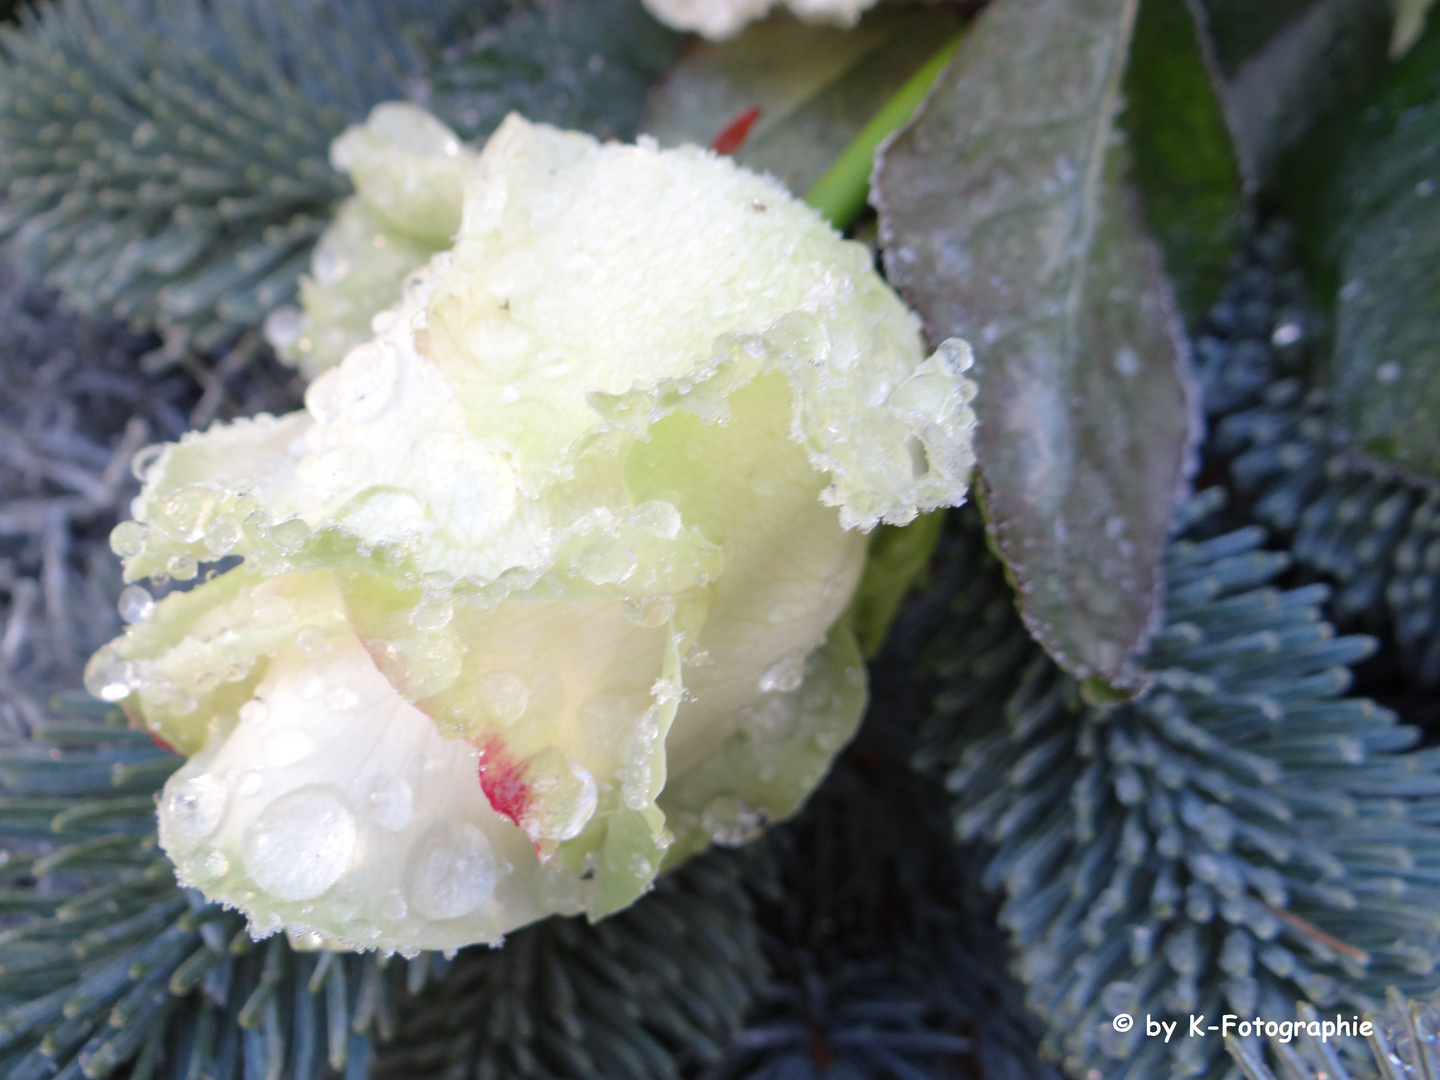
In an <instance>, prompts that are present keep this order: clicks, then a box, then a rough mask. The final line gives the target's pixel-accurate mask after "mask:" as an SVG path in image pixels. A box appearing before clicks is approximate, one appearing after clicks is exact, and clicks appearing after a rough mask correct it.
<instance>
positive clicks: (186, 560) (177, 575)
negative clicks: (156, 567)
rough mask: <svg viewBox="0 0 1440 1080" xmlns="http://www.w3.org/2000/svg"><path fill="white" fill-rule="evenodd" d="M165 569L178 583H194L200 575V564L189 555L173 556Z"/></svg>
mask: <svg viewBox="0 0 1440 1080" xmlns="http://www.w3.org/2000/svg"><path fill="white" fill-rule="evenodd" d="M165 569H166V570H168V571H169V572H170V576H171V577H172V578H174V579H175V580H176V581H194V580H195V575H196V574H198V573H200V564H199V563H197V562H196V561H195V560H194V559H192V558H191V557H190V556H189V555H171V556H170V559H169V561H168V562H167V563H166V564H165Z"/></svg>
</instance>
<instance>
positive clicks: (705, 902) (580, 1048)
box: [376, 854, 765, 1080]
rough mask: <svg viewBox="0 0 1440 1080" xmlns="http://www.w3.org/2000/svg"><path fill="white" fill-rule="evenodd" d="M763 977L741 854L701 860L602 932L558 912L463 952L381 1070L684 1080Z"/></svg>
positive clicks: (407, 1024)
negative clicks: (738, 860)
mask: <svg viewBox="0 0 1440 1080" xmlns="http://www.w3.org/2000/svg"><path fill="white" fill-rule="evenodd" d="M764 972H765V962H764V957H763V956H762V955H761V954H760V946H759V941H758V938H757V936H756V932H755V926H754V923H753V921H752V919H751V911H750V901H749V898H748V897H747V896H746V894H745V890H744V889H743V888H742V886H741V882H740V875H739V873H738V871H737V868H736V866H735V863H734V860H733V858H731V857H729V856H726V855H723V854H722V855H710V856H706V857H701V858H698V859H695V860H694V861H692V862H691V863H689V864H687V865H686V866H685V867H684V868H682V869H681V870H679V871H677V872H676V873H673V874H670V875H667V876H666V877H663V878H661V879H660V880H659V881H658V882H657V883H656V887H655V890H654V891H653V892H652V893H651V894H650V895H649V896H647V897H645V899H643V900H642V901H640V902H639V903H638V904H637V905H636V906H634V907H631V908H629V909H627V910H626V911H624V912H621V913H620V914H618V915H615V916H612V917H611V918H608V919H604V920H601V921H600V922H599V923H596V924H594V925H590V924H588V923H586V922H584V921H583V920H578V919H559V918H552V919H548V920H546V921H545V922H542V923H538V924H535V925H533V926H529V927H526V928H525V929H523V930H520V931H518V932H517V933H515V934H512V935H511V936H510V937H509V938H507V939H506V942H505V944H504V946H503V947H501V948H500V949H497V950H493V951H492V950H486V949H481V948H471V949H465V950H463V951H462V952H461V953H460V955H459V958H458V959H456V960H455V962H454V963H453V964H452V965H451V969H450V971H449V972H448V973H447V976H446V978H445V980H444V982H443V983H442V984H440V985H438V986H436V987H435V988H434V989H433V990H432V991H431V992H429V993H428V994H425V995H422V996H421V997H420V998H419V999H418V1000H417V1001H416V1002H415V1003H414V1005H413V1006H412V1007H410V1008H409V1009H407V1010H406V1012H405V1014H404V1016H403V1019H402V1024H401V1028H400V1032H399V1035H398V1037H397V1039H396V1042H395V1044H394V1045H393V1046H391V1047H389V1048H387V1049H386V1050H385V1051H384V1053H383V1054H382V1056H381V1057H380V1059H379V1063H378V1067H377V1070H376V1075H377V1076H383V1077H387V1078H390V1077H394V1078H396V1080H402V1078H409V1077H413V1078H415V1080H431V1078H434V1077H444V1078H446V1080H469V1078H475V1080H510V1078H516V1080H518V1078H521V1077H524V1078H527V1080H530V1078H533V1080H569V1078H570V1077H579V1076H583V1077H594V1078H595V1080H678V1078H679V1077H680V1076H681V1075H683V1074H685V1072H686V1070H687V1068H689V1067H692V1066H694V1065H696V1064H697V1063H702V1062H706V1061H710V1060H713V1059H715V1058H716V1057H718V1056H719V1054H720V1051H721V1047H723V1046H724V1045H725V1043H726V1042H727V1041H728V1040H729V1038H730V1036H731V1035H732V1034H733V1033H734V1031H735V1030H736V1029H737V1028H738V1027H739V1025H740V1021H741V1019H742V1017H743V1016H744V1014H745V1011H746V1009H747V1008H748V1006H749V1004H750V1002H751V999H752V997H753V996H754V994H755V992H756V990H757V989H758V986H757V983H758V982H759V981H760V980H762V979H763V977H764Z"/></svg>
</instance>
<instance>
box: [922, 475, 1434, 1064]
mask: <svg viewBox="0 0 1440 1080" xmlns="http://www.w3.org/2000/svg"><path fill="white" fill-rule="evenodd" d="M1222 502H1223V499H1222V497H1221V496H1220V493H1219V492H1218V491H1211V492H1209V493H1206V494H1204V495H1201V496H1199V497H1197V498H1195V499H1193V500H1192V501H1191V503H1190V504H1189V505H1188V507H1187V508H1186V510H1185V512H1184V515H1183V517H1184V520H1183V522H1182V526H1183V528H1182V533H1181V536H1180V537H1179V539H1177V540H1176V541H1174V543H1173V545H1172V549H1171V551H1170V553H1169V555H1168V557H1167V559H1166V563H1165V578H1166V582H1167V595H1166V604H1165V613H1166V614H1165V619H1166V621H1165V624H1164V626H1163V627H1162V628H1161V629H1160V631H1159V633H1158V634H1157V635H1156V637H1155V638H1154V640H1153V642H1152V644H1151V646H1150V649H1149V653H1148V655H1147V656H1146V657H1145V658H1144V664H1145V666H1146V667H1147V668H1148V669H1149V670H1150V671H1152V672H1153V673H1154V675H1155V684H1154V687H1153V689H1152V690H1151V691H1150V692H1149V693H1148V695H1146V696H1144V697H1142V698H1141V699H1139V700H1138V701H1136V702H1134V703H1131V704H1125V705H1096V704H1090V703H1087V701H1086V700H1085V699H1084V698H1083V697H1082V695H1081V692H1080V687H1079V686H1078V685H1077V684H1076V683H1075V682H1074V681H1073V680H1071V679H1070V678H1068V677H1067V676H1065V675H1064V674H1063V673H1062V672H1061V671H1060V670H1059V669H1058V668H1057V667H1056V666H1055V665H1054V664H1053V663H1052V662H1051V661H1050V660H1049V658H1048V657H1047V656H1045V655H1044V653H1043V652H1041V651H1040V650H1039V648H1038V647H1036V646H1034V645H1032V644H1031V643H1030V642H1029V640H1028V638H1027V637H1026V636H1025V633H1024V630H1023V628H1022V627H1021V625H1020V623H1019V620H1018V617H1017V616H1016V615H1015V613H1014V608H1013V604H1012V601H1011V599H1010V596H1009V591H1008V588H1007V587H1006V586H1005V584H1004V579H1003V575H1002V572H1001V569H1000V567H999V565H998V564H997V562H996V561H995V560H994V558H993V557H992V556H991V555H990V554H989V553H988V551H986V549H985V547H984V541H983V533H982V531H981V527H980V524H979V522H978V515H976V514H975V513H974V512H973V511H968V510H967V511H965V512H962V513H961V514H959V515H957V516H958V518H959V520H960V522H961V523H962V527H961V529H960V533H959V535H958V536H956V537H955V538H954V539H952V541H951V542H950V543H949V544H948V546H947V548H946V549H944V552H943V555H944V557H946V558H948V559H949V560H950V566H951V569H950V571H949V573H950V575H951V580H952V584H951V585H950V589H951V590H952V591H953V593H954V596H955V599H954V601H953V610H952V612H951V614H950V616H949V618H948V619H947V620H946V621H945V624H944V627H943V629H942V632H941V635H940V636H939V637H938V638H937V640H936V641H935V642H934V643H933V645H932V649H931V664H932V667H933V670H934V671H935V673H936V674H937V675H938V676H939V678H940V679H941V680H942V684H943V686H944V689H943V691H942V693H941V696H940V698H939V701H938V704H937V708H936V714H935V715H934V716H933V717H932V718H931V720H930V722H929V724H928V727H927V730H926V732H925V744H926V753H925V760H928V762H929V763H931V764H932V765H940V766H943V767H944V768H945V769H947V770H948V775H947V780H948V783H949V785H950V787H951V788H952V790H953V791H954V793H955V805H954V814H955V819H954V820H955V827H956V831H957V833H958V835H959V836H960V837H961V838H963V839H975V840H983V841H985V842H986V843H988V844H989V845H991V846H992V849H993V854H992V855H991V857H990V859H989V862H988V865H987V866H986V869H985V878H984V880H985V882H986V884H987V885H989V886H990V887H991V888H994V889H996V890H999V891H1000V892H1001V893H1002V895H1003V896H1004V897H1005V901H1004V904H1003V906H1002V908H1001V910H1000V922H1001V924H1002V925H1003V926H1004V927H1005V928H1006V930H1008V931H1009V933H1010V935H1011V938H1012V940H1013V942H1014V944H1015V946H1016V948H1017V949H1018V952H1019V957H1020V959H1019V971H1020V974H1021V976H1022V979H1023V981H1024V982H1025V983H1026V985H1027V988H1028V989H1027V994H1026V1000H1027V1003H1028V1005H1029V1006H1030V1008H1031V1009H1032V1010H1033V1011H1035V1012H1036V1013H1038V1014H1039V1015H1040V1016H1041V1017H1042V1018H1043V1020H1044V1021H1045V1025H1046V1034H1045V1037H1044V1041H1043V1048H1044V1050H1045V1051H1046V1052H1047V1053H1048V1054H1049V1055H1051V1056H1053V1057H1054V1058H1056V1059H1058V1060H1060V1061H1061V1062H1063V1064H1064V1066H1065V1068H1066V1071H1067V1072H1070V1073H1071V1074H1073V1075H1076V1076H1094V1077H1104V1078H1106V1080H1122V1078H1128V1080H1148V1078H1151V1077H1157V1076H1164V1075H1169V1074H1170V1070H1171V1069H1172V1068H1173V1069H1175V1070H1176V1072H1175V1075H1180V1076H1201V1075H1211V1073H1209V1072H1208V1070H1211V1069H1214V1068H1217V1067H1218V1066H1217V1060H1218V1059H1219V1057H1220V1055H1221V1053H1222V1049H1223V1048H1222V1045H1221V1042H1220V1040H1219V1039H1218V1038H1213V1037H1196V1038H1184V1039H1172V1040H1171V1041H1170V1043H1169V1044H1168V1045H1167V1044H1166V1043H1165V1042H1164V1041H1162V1040H1161V1039H1158V1038H1154V1039H1152V1038H1147V1037H1146V1036H1145V1033H1144V1029H1143V1027H1142V1025H1140V1024H1137V1025H1136V1026H1135V1027H1134V1028H1132V1029H1131V1030H1130V1031H1129V1032H1127V1033H1121V1032H1118V1031H1116V1030H1115V1028H1114V1027H1113V1026H1112V1024H1111V1020H1112V1018H1113V1017H1114V1016H1115V1015H1116V1014H1117V1013H1120V1012H1129V1013H1132V1014H1136V1015H1139V1016H1141V1017H1143V1016H1144V1015H1145V1014H1146V1013H1147V1012H1149V1013H1152V1014H1156V1015H1162V1016H1164V1017H1166V1018H1179V1019H1181V1020H1182V1021H1184V1020H1186V1019H1187V1018H1188V1016H1189V1015H1190V1014H1206V1015H1213V1014H1218V1013H1222V1012H1234V1013H1237V1014H1239V1015H1241V1016H1247V1015H1248V1016H1253V1015H1255V1014H1256V1013H1257V1012H1258V1013H1259V1014H1260V1015H1262V1016H1265V1017H1267V1018H1268V1017H1276V1018H1280V1017H1285V1016H1293V1015H1294V1009H1295V1002H1296V1001H1297V1000H1307V1001H1310V1002H1313V1003H1315V1004H1316V1005H1317V1006H1321V1007H1325V1008H1329V1007H1335V1008H1342V1009H1344V1010H1346V1011H1347V1012H1349V1011H1351V1010H1353V1011H1355V1012H1357V1013H1358V1012H1361V1011H1363V1010H1366V1009H1373V1008H1375V1007H1376V1006H1377V1003H1378V1002H1380V1001H1381V1000H1383V997H1384V994H1385V990H1386V987H1387V986H1390V985H1394V986H1398V987H1399V988H1400V989H1401V990H1402V991H1404V992H1407V993H1427V992H1429V991H1431V990H1433V989H1434V988H1435V987H1436V985H1437V983H1440V974H1437V971H1436V964H1437V960H1440V829H1437V828H1436V823H1437V821H1440V751H1437V750H1434V749H1416V748H1415V747H1416V744H1417V742H1418V738H1419V736H1418V732H1416V731H1414V730H1413V729H1411V728H1407V727H1404V726H1402V725H1400V724H1399V723H1398V722H1397V719H1396V717H1395V716H1394V715H1393V714H1391V713H1390V712H1388V711H1387V710H1385V709H1382V708H1380V707H1378V706H1376V705H1375V704H1373V703H1372V702H1369V701H1365V700H1360V699H1354V698H1347V697H1346V696H1345V691H1346V688H1347V687H1348V686H1349V684H1350V679H1351V676H1350V671H1349V666H1350V665H1352V664H1354V663H1356V662H1357V661H1359V660H1361V659H1363V658H1364V657H1366V656H1368V655H1369V654H1370V653H1371V652H1372V651H1373V649H1374V645H1375V643H1374V642H1373V641H1372V640H1371V639H1368V638H1363V637H1340V636H1336V634H1335V633H1334V631H1333V630H1332V629H1331V627H1330V625H1329V624H1328V623H1326V622H1325V621H1324V619H1323V618H1322V617H1321V615H1320V612H1319V605H1320V604H1321V603H1322V602H1323V601H1324V600H1325V598H1326V594H1327V589H1326V588H1325V587H1324V586H1320V585H1315V586H1310V587H1307V588H1301V589H1294V590H1289V591H1286V590H1281V589H1278V588H1276V587H1275V586H1274V584H1273V583H1274V581H1275V579H1276V578H1277V577H1278V576H1279V575H1280V574H1281V573H1282V572H1283V571H1284V570H1285V568H1286V567H1287V566H1288V565H1289V563H1290V559H1289V558H1288V557H1287V556H1286V555H1284V554H1281V553H1277V552H1272V551H1267V550H1266V549H1265V548H1264V546H1263V543H1264V534H1263V532H1262V531H1261V530H1260V529H1259V528H1256V527H1249V528H1242V529H1239V530H1236V531H1230V532H1225V531H1222V530H1221V529H1220V528H1219V527H1218V524H1217V520H1216V516H1217V515H1216V511H1217V510H1218V509H1219V506H1220V504H1221V503H1222ZM1215 1075H1219V1074H1218V1073H1216V1074H1215Z"/></svg>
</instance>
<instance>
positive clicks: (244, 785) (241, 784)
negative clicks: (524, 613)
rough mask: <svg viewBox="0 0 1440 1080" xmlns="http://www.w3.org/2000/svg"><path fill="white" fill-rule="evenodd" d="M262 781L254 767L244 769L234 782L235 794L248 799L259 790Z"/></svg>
mask: <svg viewBox="0 0 1440 1080" xmlns="http://www.w3.org/2000/svg"><path fill="white" fill-rule="evenodd" d="M262 783H263V781H262V780H261V777H260V774H259V772H257V771H256V770H254V769H246V770H245V771H244V772H243V773H241V774H240V777H239V779H238V780H237V781H236V782H235V794H237V795H239V796H240V797H241V798H242V799H248V798H250V797H251V796H253V795H254V794H255V793H256V792H258V791H259V790H260V786H261V784H262Z"/></svg>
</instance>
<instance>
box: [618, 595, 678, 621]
mask: <svg viewBox="0 0 1440 1080" xmlns="http://www.w3.org/2000/svg"><path fill="white" fill-rule="evenodd" d="M621 607H622V608H623V609H624V611H625V617H626V618H627V619H629V620H630V621H631V622H632V623H634V624H635V625H636V626H664V625H665V624H666V623H668V622H669V621H670V618H671V616H673V615H674V614H675V601H674V600H673V599H672V598H671V597H670V595H669V594H668V593H666V594H665V595H662V596H637V597H628V596H627V597H626V598H625V600H624V602H623V603H622V604H621Z"/></svg>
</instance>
